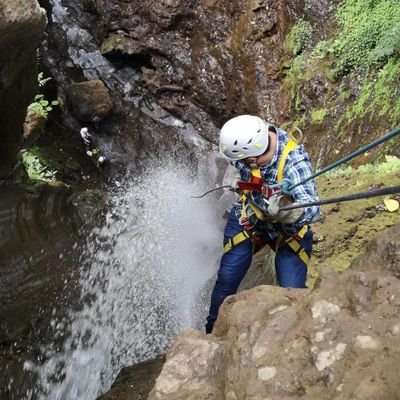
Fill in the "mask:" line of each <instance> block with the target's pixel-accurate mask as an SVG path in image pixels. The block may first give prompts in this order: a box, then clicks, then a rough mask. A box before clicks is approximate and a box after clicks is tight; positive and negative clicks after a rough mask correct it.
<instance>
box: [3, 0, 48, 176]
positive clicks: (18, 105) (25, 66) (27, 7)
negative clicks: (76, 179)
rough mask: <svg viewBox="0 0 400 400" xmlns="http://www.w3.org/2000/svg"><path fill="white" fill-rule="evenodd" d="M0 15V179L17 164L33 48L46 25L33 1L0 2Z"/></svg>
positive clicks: (32, 87) (33, 86) (32, 84)
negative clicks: (0, 132) (0, 134)
mask: <svg viewBox="0 0 400 400" xmlns="http://www.w3.org/2000/svg"><path fill="white" fill-rule="evenodd" d="M0 7H1V12H0V93H1V95H0V108H1V110H2V111H1V116H0V126H1V131H2V138H1V141H2V145H1V146H0V159H1V163H0V178H1V177H3V176H5V175H6V174H7V172H8V171H9V170H10V169H11V168H12V166H13V165H14V163H15V162H16V157H17V152H18V150H19V146H20V142H21V138H22V125H23V122H24V119H25V115H26V108H27V106H28V105H29V104H30V103H31V102H32V101H33V98H34V95H35V93H36V91H37V87H38V83H37V74H38V72H37V64H36V49H37V47H38V46H39V43H40V40H41V39H42V37H43V34H44V29H45V26H46V13H45V10H43V9H42V8H40V6H39V4H38V2H37V1H36V0H15V1H2V2H1V5H0Z"/></svg>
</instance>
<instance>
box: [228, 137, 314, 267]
mask: <svg viewBox="0 0 400 400" xmlns="http://www.w3.org/2000/svg"><path fill="white" fill-rule="evenodd" d="M297 144H298V142H297V141H296V139H295V138H294V137H293V136H291V135H290V136H289V140H288V142H287V143H286V146H285V148H284V149H283V152H282V155H281V158H280V160H279V164H278V172H277V179H276V181H277V182H278V183H279V182H281V181H282V180H283V170H284V168H285V163H286V159H287V156H288V154H289V153H290V152H291V151H292V150H293V149H294V148H295V147H296V146H297ZM251 173H252V175H253V176H255V177H257V178H261V170H260V168H254V169H252V171H251ZM241 200H242V217H243V216H245V213H246V203H247V204H249V206H250V207H251V209H252V210H253V211H254V213H255V214H256V217H257V218H258V219H262V215H263V213H262V211H261V210H260V209H259V208H258V207H256V206H255V205H254V204H251V203H249V202H247V201H246V196H245V195H243V196H242V197H241ZM307 230H308V226H307V225H306V226H303V228H301V229H300V231H299V232H298V233H297V235H296V237H293V236H290V237H289V238H287V239H286V240H284V241H283V243H282V239H283V235H280V236H279V237H278V239H277V241H276V248H275V252H276V251H277V250H278V248H279V247H280V245H281V243H282V245H283V244H287V245H288V246H289V247H290V248H291V249H292V250H293V251H294V252H295V253H296V254H297V255H298V256H299V257H300V259H301V260H302V261H303V262H304V264H306V266H307V268H308V267H309V265H310V258H309V257H308V254H307V253H306V251H305V250H304V248H303V246H302V245H301V244H300V242H299V240H297V237H298V238H299V239H302V238H303V237H304V235H305V234H306V232H307ZM253 236H254V234H252V233H250V232H249V231H246V230H243V231H241V232H239V233H238V234H236V235H235V236H233V237H232V238H231V239H229V240H228V242H227V243H226V244H225V246H224V253H226V252H228V251H229V250H231V249H232V247H235V246H237V245H238V244H240V243H242V242H244V241H245V240H248V239H251V238H252V237H253Z"/></svg>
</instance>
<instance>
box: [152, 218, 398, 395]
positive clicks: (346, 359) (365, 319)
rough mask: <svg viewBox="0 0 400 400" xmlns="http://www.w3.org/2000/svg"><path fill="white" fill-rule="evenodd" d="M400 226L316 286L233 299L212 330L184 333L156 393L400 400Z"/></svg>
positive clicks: (266, 290)
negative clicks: (211, 331)
mask: <svg viewBox="0 0 400 400" xmlns="http://www.w3.org/2000/svg"><path fill="white" fill-rule="evenodd" d="M399 237H400V225H396V226H394V227H392V228H390V229H389V230H387V231H385V232H384V233H381V234H380V235H379V237H378V239H377V240H376V241H375V242H374V243H372V244H371V245H370V246H369V251H368V252H367V253H366V254H365V255H362V256H360V257H359V258H357V259H356V260H355V261H354V262H353V264H352V266H351V267H350V268H349V269H348V270H347V271H345V272H343V273H337V272H332V271H329V270H325V271H324V273H323V274H322V276H321V279H320V281H319V282H318V283H317V284H316V285H315V287H314V289H312V290H308V289H305V290H303V289H283V288H279V287H273V286H259V287H257V288H254V289H251V290H248V291H244V292H241V293H239V294H237V295H235V296H232V297H230V298H228V299H227V301H226V302H225V303H224V305H223V307H222V308H221V313H220V317H219V319H218V322H217V324H216V327H215V330H214V333H213V334H212V335H205V334H203V333H200V332H198V331H194V330H191V331H188V332H186V333H184V334H182V335H181V336H179V337H178V338H177V340H176V342H175V344H174V347H173V348H172V349H171V351H170V352H169V353H168V355H167V358H166V363H165V364H164V366H163V369H162V371H161V374H160V375H159V377H158V379H157V380H156V383H155V386H154V388H153V390H152V392H151V393H150V395H149V397H148V398H149V400H161V399H162V400H172V399H173V400H180V399H182V400H189V399H190V400H205V399H208V400H217V399H218V400H222V399H227V400H228V399H229V400H243V399H246V400H250V399H251V400H261V399H262V400H266V399H269V400H278V399H279V400H281V399H315V400H322V399H333V398H334V399H336V400H345V399H358V400H361V399H362V400H367V399H371V400H372V399H374V400H376V399H385V400H391V399H393V400H394V399H397V398H398V389H399V380H398V369H399V365H400V354H399V348H400V322H399V319H398V312H399V307H400V295H399V293H400V281H399V279H398V278H399V276H400V240H399Z"/></svg>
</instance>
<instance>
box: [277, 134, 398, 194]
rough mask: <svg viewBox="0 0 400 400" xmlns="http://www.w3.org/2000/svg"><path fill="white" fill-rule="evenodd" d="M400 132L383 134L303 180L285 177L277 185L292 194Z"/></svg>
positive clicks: (284, 191) (286, 192)
mask: <svg viewBox="0 0 400 400" xmlns="http://www.w3.org/2000/svg"><path fill="white" fill-rule="evenodd" d="M399 133H400V128H396V129H394V130H393V131H391V132H389V133H388V134H386V135H385V136H382V137H381V138H379V139H377V140H374V141H373V142H371V143H369V144H368V145H366V146H364V147H361V148H360V149H358V150H357V151H355V152H354V153H351V154H349V155H348V156H346V157H343V158H342V159H340V160H338V161H336V162H334V163H333V164H331V165H329V166H327V167H325V168H323V169H321V170H320V171H318V172H316V173H315V174H313V175H311V176H309V177H308V178H306V179H303V180H302V181H300V182H298V183H296V184H293V182H292V181H290V180H289V179H284V180H283V181H282V182H281V183H280V184H278V185H277V186H279V187H280V188H281V191H282V192H283V193H285V194H292V191H293V189H294V188H295V187H297V186H299V185H302V184H303V183H306V182H308V181H309V180H311V179H313V178H316V177H317V176H320V175H322V174H324V173H325V172H328V171H330V170H331V169H333V168H336V167H338V166H339V165H341V164H344V163H345V162H347V161H349V160H351V159H353V158H354V157H357V156H358V155H360V154H362V153H365V152H366V151H368V150H370V149H372V148H373V147H375V146H378V145H379V144H381V143H383V142H386V141H387V140H389V139H391V138H392V137H394V136H396V135H397V134H399Z"/></svg>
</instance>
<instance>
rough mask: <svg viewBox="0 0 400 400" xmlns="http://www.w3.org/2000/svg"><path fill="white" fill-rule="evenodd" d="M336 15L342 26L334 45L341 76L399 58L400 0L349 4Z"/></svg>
mask: <svg viewBox="0 0 400 400" xmlns="http://www.w3.org/2000/svg"><path fill="white" fill-rule="evenodd" d="M336 15H337V19H338V21H339V23H340V25H341V31H340V34H339V36H338V37H337V38H336V39H335V41H334V43H335V46H336V48H335V49H334V53H335V55H336V56H337V57H338V61H337V72H338V73H339V74H343V73H347V72H349V71H350V70H352V69H354V68H357V67H359V66H361V65H369V64H371V63H372V62H373V61H376V60H378V59H380V60H387V59H388V57H391V56H395V55H396V56H397V55H398V54H399V53H398V50H399V49H398V45H397V44H396V43H397V39H398V35H400V28H399V24H400V7H398V0H345V1H344V2H343V3H342V4H341V5H340V6H339V7H338V9H337V14H336ZM390 49H391V50H390Z"/></svg>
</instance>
